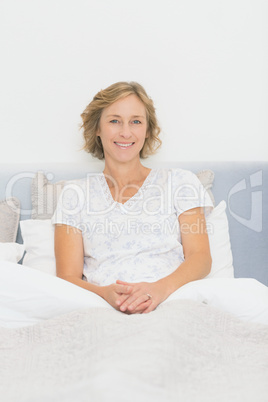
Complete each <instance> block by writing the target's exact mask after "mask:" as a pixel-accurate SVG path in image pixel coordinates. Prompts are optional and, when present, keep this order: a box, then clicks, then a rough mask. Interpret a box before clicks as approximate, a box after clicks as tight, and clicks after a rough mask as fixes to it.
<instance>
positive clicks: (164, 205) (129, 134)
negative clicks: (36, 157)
mask: <svg viewBox="0 0 268 402" xmlns="http://www.w3.org/2000/svg"><path fill="white" fill-rule="evenodd" d="M81 116H82V119H83V129H84V138H85V149H86V150H87V151H88V152H90V153H91V154H92V155H94V156H96V157H98V158H99V159H104V161H105V167H104V171H103V172H102V173H99V174H89V175H88V177H87V179H83V180H78V181H74V182H73V183H69V184H68V185H67V186H65V188H64V190H63V192H62V194H61V197H60V201H59V203H58V206H57V210H56V212H55V214H54V217H53V218H52V222H53V223H54V224H55V256H56V264H57V275H58V276H59V277H61V278H63V279H65V280H67V281H70V282H72V283H74V284H76V285H78V286H81V287H83V288H85V289H87V290H89V291H92V292H94V293H96V294H98V295H99V296H101V297H102V298H104V299H105V300H106V301H107V302H108V303H109V304H110V305H111V306H113V307H114V308H115V309H117V310H120V311H122V312H125V313H128V314H130V313H149V312H151V311H152V310H154V309H155V308H156V307H157V306H158V305H159V304H160V303H161V302H163V301H164V300H165V299H166V298H167V297H168V296H169V295H170V294H171V293H173V292H174V291H175V290H176V289H178V288H179V287H181V286H183V285H184V284H186V283H188V282H190V281H194V280H198V279H201V278H203V277H205V276H206V275H208V274H209V272H210V267H211V256H210V250H209V242H208V236H207V233H206V230H205V228H206V225H205V212H204V209H205V208H204V207H211V206H212V202H211V200H210V198H209V196H208V195H207V194H206V192H205V190H204V188H203V187H202V185H201V183H200V182H199V180H198V179H197V178H196V176H195V175H194V174H193V173H191V172H189V171H186V170H182V169H149V168H147V167H145V166H144V165H143V164H142V163H141V158H144V157H146V156H148V155H149V154H152V153H153V152H154V151H155V149H156V148H157V147H158V146H159V145H160V144H161V141H160V140H159V138H158V135H159V132H160V129H159V127H158V124H157V119H156V116H155V108H154V105H153V102H152V100H151V99H150V98H149V97H148V95H147V94H146V92H145V90H144V88H143V87H142V86H141V85H139V84H137V83H134V82H130V83H127V82H119V83H116V84H113V85H111V86H110V87H108V88H106V89H105V90H102V91H100V92H99V93H98V94H97V95H96V96H95V97H94V98H93V100H92V102H91V103H90V104H89V105H88V106H87V108H86V109H85V111H84V113H83V114H82V115H81Z"/></svg>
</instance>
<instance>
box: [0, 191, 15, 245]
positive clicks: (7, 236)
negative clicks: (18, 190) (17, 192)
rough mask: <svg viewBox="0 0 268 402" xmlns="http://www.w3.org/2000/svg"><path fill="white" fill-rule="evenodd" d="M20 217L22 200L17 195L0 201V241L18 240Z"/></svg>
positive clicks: (11, 241) (10, 241)
mask: <svg viewBox="0 0 268 402" xmlns="http://www.w3.org/2000/svg"><path fill="white" fill-rule="evenodd" d="M19 219H20V202H19V200H18V199H17V198H15V197H10V198H7V199H6V200H3V201H0V242H1V243H13V242H15V241H16V237H17V232H18V226H19Z"/></svg>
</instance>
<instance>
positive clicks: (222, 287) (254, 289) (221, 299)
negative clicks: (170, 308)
mask: <svg viewBox="0 0 268 402" xmlns="http://www.w3.org/2000/svg"><path fill="white" fill-rule="evenodd" d="M178 299H191V300H195V301H198V302H201V303H204V304H208V305H209V306H213V307H216V308H218V309H220V310H222V311H225V312H226V313H230V314H233V315H235V316H236V317H237V318H239V319H241V320H243V321H251V322H257V323H259V324H265V325H268V287H267V286H265V285H264V284H262V283H261V282H259V281H257V280H256V279H253V278H226V279H224V278H217V279H208V280H206V281H203V280H202V279H201V280H198V281H193V282H189V283H187V284H186V285H184V286H182V287H181V288H179V289H178V290H176V291H175V292H174V293H172V294H171V295H170V296H169V297H168V298H167V299H166V300H165V302H164V303H166V302H168V301H172V300H178Z"/></svg>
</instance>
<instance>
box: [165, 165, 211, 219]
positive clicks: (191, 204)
mask: <svg viewBox="0 0 268 402" xmlns="http://www.w3.org/2000/svg"><path fill="white" fill-rule="evenodd" d="M172 192H173V202H174V207H175V210H176V213H177V216H179V215H180V214H181V213H183V212H185V211H187V210H189V209H192V208H197V207H203V208H204V210H205V214H208V213H209V212H210V211H211V210H212V209H213V202H212V200H211V198H210V196H209V194H208V192H207V191H206V189H205V188H204V186H203V185H202V183H201V182H200V180H199V179H198V177H197V176H196V175H195V174H194V173H192V172H190V171H189V170H184V169H173V170H172Z"/></svg>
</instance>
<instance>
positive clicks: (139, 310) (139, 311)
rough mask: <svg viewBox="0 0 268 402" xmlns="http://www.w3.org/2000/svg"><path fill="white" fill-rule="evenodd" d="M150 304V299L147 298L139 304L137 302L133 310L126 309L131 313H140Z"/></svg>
mask: <svg viewBox="0 0 268 402" xmlns="http://www.w3.org/2000/svg"><path fill="white" fill-rule="evenodd" d="M151 304H152V301H151V300H147V301H146V302H143V303H141V304H139V305H138V306H137V307H136V308H135V310H128V311H129V312H131V314H137V313H139V314H142V313H144V312H145V311H146V310H147V309H148V308H149V307H150V306H151Z"/></svg>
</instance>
